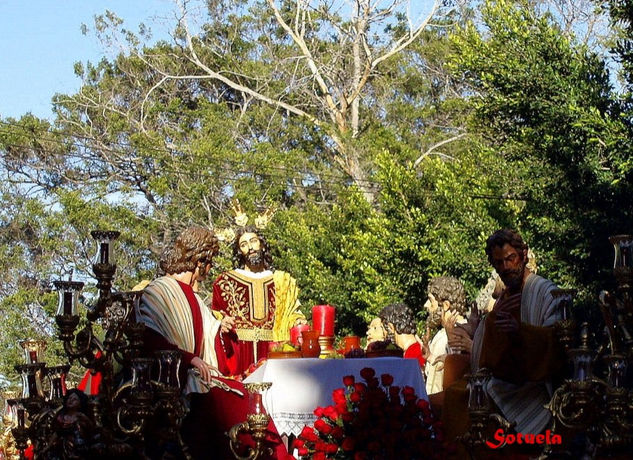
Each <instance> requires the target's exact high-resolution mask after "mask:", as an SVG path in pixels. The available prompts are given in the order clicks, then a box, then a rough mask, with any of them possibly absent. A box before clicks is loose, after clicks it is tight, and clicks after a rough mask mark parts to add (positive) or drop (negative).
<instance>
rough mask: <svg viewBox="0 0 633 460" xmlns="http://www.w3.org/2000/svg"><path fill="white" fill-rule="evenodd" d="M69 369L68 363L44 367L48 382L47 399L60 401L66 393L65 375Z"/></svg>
mask: <svg viewBox="0 0 633 460" xmlns="http://www.w3.org/2000/svg"><path fill="white" fill-rule="evenodd" d="M69 370H70V365H69V364H64V365H61V366H53V367H47V368H46V376H47V377H48V379H49V382H50V392H49V395H48V398H49V400H57V401H61V399H62V398H63V397H64V396H65V395H66V391H67V388H66V376H67V375H68V371H69Z"/></svg>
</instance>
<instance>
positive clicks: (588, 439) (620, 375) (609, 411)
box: [548, 235, 633, 456]
mask: <svg viewBox="0 0 633 460" xmlns="http://www.w3.org/2000/svg"><path fill="white" fill-rule="evenodd" d="M610 242H611V243H612V244H613V246H614V250H615V261H614V268H613V274H614V277H615V280H616V282H617V289H616V292H614V293H611V292H608V291H602V292H601V293H600V295H599V299H598V304H599V307H600V311H601V313H602V317H603V319H604V332H603V333H600V331H599V333H598V334H596V340H595V345H593V343H592V342H593V341H592V334H591V332H590V329H589V325H588V324H587V323H583V324H581V325H580V329H579V334H578V339H579V345H578V346H577V347H576V348H571V343H572V342H573V340H574V332H575V329H576V328H575V324H574V323H573V320H571V321H570V322H568V323H567V325H566V326H565V325H562V324H561V325H559V329H558V330H559V332H560V334H561V335H560V337H561V338H562V340H561V343H563V344H564V346H565V347H566V351H567V356H568V358H569V360H570V362H571V364H573V370H572V373H571V378H569V379H566V380H565V381H564V382H563V383H562V384H561V385H560V386H559V387H558V388H557V389H556V391H555V392H554V394H553V396H552V399H551V402H550V404H549V407H548V408H549V410H550V411H551V412H552V414H553V418H554V428H553V429H554V430H555V431H559V432H562V433H565V434H566V436H565V437H567V438H573V437H576V436H577V435H581V436H582V437H584V440H585V445H586V446H588V447H587V449H586V450H589V454H590V455H592V456H595V455H598V454H599V453H600V454H618V453H626V452H630V451H631V448H632V447H633V431H632V428H633V396H632V395H633V393H632V391H633V379H632V375H631V369H632V366H631V361H632V359H633V338H632V337H631V333H630V331H632V330H633V301H632V298H633V295H632V294H633V292H632V290H633V251H632V250H633V236H629V235H618V236H613V237H611V238H610Z"/></svg>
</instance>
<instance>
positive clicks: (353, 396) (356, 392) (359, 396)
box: [349, 391, 362, 403]
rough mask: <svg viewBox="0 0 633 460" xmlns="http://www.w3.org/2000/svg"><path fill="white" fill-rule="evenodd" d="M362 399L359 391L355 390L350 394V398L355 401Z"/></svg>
mask: <svg viewBox="0 0 633 460" xmlns="http://www.w3.org/2000/svg"><path fill="white" fill-rule="evenodd" d="M361 399H362V396H361V394H360V393H359V392H358V391H354V392H353V393H352V394H350V395H349V400H350V401H352V402H353V403H357V402H359V401H360V400H361Z"/></svg>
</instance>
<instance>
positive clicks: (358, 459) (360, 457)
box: [354, 452, 367, 460]
mask: <svg viewBox="0 0 633 460" xmlns="http://www.w3.org/2000/svg"><path fill="white" fill-rule="evenodd" d="M366 458H367V454H366V453H365V452H356V453H355V454H354V460H365V459H366Z"/></svg>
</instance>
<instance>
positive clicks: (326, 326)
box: [312, 305, 334, 337]
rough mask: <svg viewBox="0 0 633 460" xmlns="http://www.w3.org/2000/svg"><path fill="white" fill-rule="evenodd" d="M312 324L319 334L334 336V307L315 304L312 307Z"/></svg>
mask: <svg viewBox="0 0 633 460" xmlns="http://www.w3.org/2000/svg"><path fill="white" fill-rule="evenodd" d="M312 325H313V327H314V330H315V331H319V335H324V336H327V337H334V307H333V306H332V305H315V306H314V307H312Z"/></svg>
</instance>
